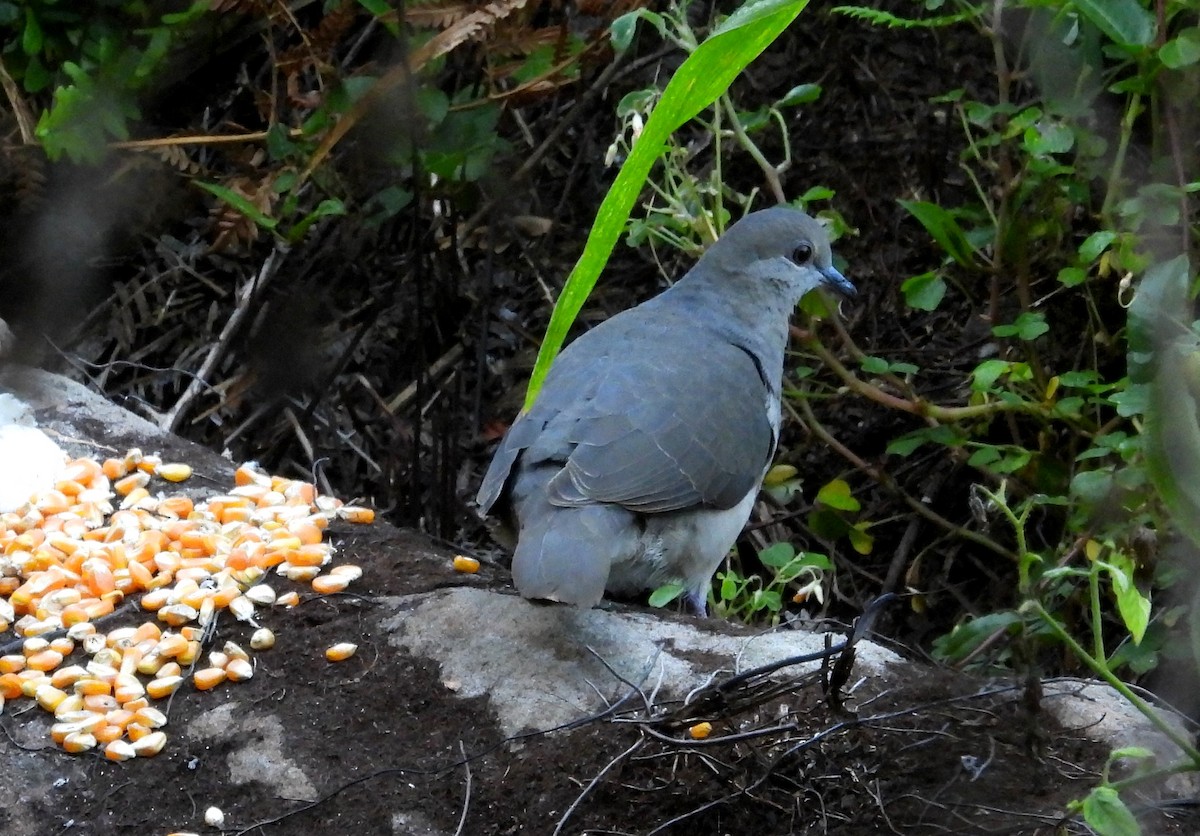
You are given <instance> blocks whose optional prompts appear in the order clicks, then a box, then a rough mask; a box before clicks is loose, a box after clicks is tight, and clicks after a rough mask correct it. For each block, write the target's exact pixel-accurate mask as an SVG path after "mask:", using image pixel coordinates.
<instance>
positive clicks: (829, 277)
mask: <svg viewBox="0 0 1200 836" xmlns="http://www.w3.org/2000/svg"><path fill="white" fill-rule="evenodd" d="M821 275H822V276H824V277H825V286H826V287H827V288H829V289H830V290H832V291H834V292H835V293H837V294H839V295H840V296H845V297H851V296H857V295H858V291H857V290H855V289H854V285H852V284H850V280H849V279H847V278H846V277H845V276H843V275H842V274H841V273H839V272H838V271H837V268H835V267H834V266H833V265H832V264H831V265H829V266H828V267H825V268H824V269H822V270H821Z"/></svg>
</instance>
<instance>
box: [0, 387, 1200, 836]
mask: <svg viewBox="0 0 1200 836" xmlns="http://www.w3.org/2000/svg"><path fill="white" fill-rule="evenodd" d="M0 391H3V392H8V393H10V394H12V395H13V396H15V397H16V398H18V399H19V400H20V401H22V402H23V403H25V404H27V405H28V407H29V415H31V416H32V417H33V419H34V420H36V423H37V424H38V426H39V427H41V428H42V429H43V430H44V431H45V432H46V433H47V434H48V435H50V436H51V437H52V438H54V440H55V441H56V442H58V443H59V444H60V445H61V446H63V447H64V448H66V449H67V450H68V451H70V452H71V453H72V454H73V455H82V454H91V455H100V456H103V455H111V454H112V452H113V451H122V450H124V449H126V448H128V447H131V446H140V447H142V448H143V449H145V450H147V451H150V450H161V451H162V452H163V453H164V455H166V456H169V457H170V458H173V459H177V460H181V461H187V462H188V463H190V464H191V465H192V466H193V467H194V468H195V471H196V474H197V475H196V477H194V478H193V480H192V481H191V483H190V484H191V485H192V487H191V488H190V489H191V490H193V491H199V492H201V493H203V492H209V493H212V492H217V491H220V490H223V489H224V488H223V487H222V486H228V485H229V484H231V478H232V472H233V465H232V464H231V463H230V462H228V461H226V460H224V459H221V458H220V457H219V456H216V455H214V454H212V453H211V452H209V451H206V450H203V449H200V448H197V447H195V446H193V445H191V444H189V443H187V442H184V441H182V440H180V439H178V438H174V437H171V436H169V435H166V434H163V433H161V432H160V431H158V429H157V428H156V427H155V426H154V425H153V424H151V423H149V422H146V421H144V420H142V419H140V418H137V417H136V416H133V415H131V414H129V413H127V412H125V411H124V410H121V409H119V408H117V407H114V406H112V405H111V404H108V403H106V402H104V401H102V400H100V399H98V398H97V397H95V396H93V395H92V394H91V393H90V392H88V391H87V390H86V389H85V388H83V387H81V386H78V385H77V384H74V383H71V382H70V381H67V380H64V379H63V378H59V377H55V376H53V375H47V374H44V373H41V372H35V371H31V370H25V369H9V370H6V371H4V372H2V373H0ZM3 466H4V463H3V462H0V467H3ZM330 536H331V537H332V538H333V539H334V541H335V542H336V543H337V544H338V549H339V559H341V560H343V561H349V562H354V563H357V564H359V565H361V566H362V567H363V568H364V570H365V573H364V576H363V578H362V579H361V580H360V581H359V582H358V583H356V584H355V585H353V586H351V587H350V589H349V590H348V591H347V592H345V593H341V594H337V595H329V596H320V595H316V594H315V593H312V592H311V590H308V591H307V592H305V594H303V595H302V603H301V604H300V605H299V606H296V607H294V608H292V609H284V608H276V609H271V610H266V611H265V612H264V613H263V614H262V616H261V619H260V620H261V621H262V623H264V624H266V625H267V626H270V627H271V628H272V629H273V630H274V631H275V632H276V634H277V636H278V641H277V645H276V647H275V648H274V649H272V650H270V651H265V652H261V653H257V654H255V663H256V671H255V675H254V677H253V678H252V679H250V680H248V681H246V682H242V683H237V684H233V683H226V684H224V685H222V686H219V687H218V688H216V689H214V690H212V691H203V692H202V691H197V690H195V689H194V688H192V687H190V685H185V686H184V687H183V688H182V689H181V690H180V691H179V692H177V694H176V695H175V696H174V698H173V699H171V700H170V701H169V702H165V703H163V710H164V711H166V712H167V713H168V715H169V724H168V726H167V727H166V729H165V731H166V732H167V734H168V741H167V744H166V747H165V749H164V750H163V752H162V753H161V754H160V755H158V756H157V757H156V758H154V759H135V760H132V761H128V762H125V763H113V762H109V761H107V760H105V759H103V758H102V757H100V756H98V755H96V754H94V753H92V754H84V755H77V756H72V755H67V754H64V753H63V752H62V751H61V750H60V749H58V748H57V747H55V746H54V745H53V744H52V743H51V741H50V739H49V735H48V730H49V725H50V715H49V714H47V713H46V712H44V711H42V710H40V709H39V708H37V707H36V706H33V705H31V703H30V702H29V701H27V700H13V701H10V702H9V703H8V704H7V705H6V706H5V707H4V711H3V716H2V717H0V724H2V730H3V736H2V737H0V775H3V776H4V777H3V780H0V832H2V833H4V834H10V836H25V834H31V835H32V834H49V833H59V832H64V831H66V832H70V833H86V834H107V833H120V834H125V833H128V834H135V833H136V834H167V833H170V832H174V831H191V832H215V831H213V830H212V828H209V827H207V826H206V825H205V823H204V818H203V817H204V811H205V809H206V808H208V807H210V806H215V807H218V808H220V809H221V810H222V811H223V814H224V820H225V832H231V833H250V832H253V833H361V834H375V833H379V834H388V833H395V834H428V835H429V836H440V835H441V834H451V833H477V834H493V833H496V834H499V833H519V832H527V833H552V832H563V833H582V832H600V831H604V832H614V831H615V832H624V833H652V832H672V833H676V832H677V833H713V834H716V833H760V834H770V833H780V834H782V833H792V832H808V831H809V830H811V831H813V832H818V831H819V832H834V833H848V834H849V833H863V832H873V831H875V830H876V829H878V828H881V827H884V826H885V822H890V824H891V826H892V827H894V828H896V829H897V830H899V831H901V832H933V831H940V832H945V830H946V829H947V828H949V829H950V830H951V831H953V832H969V831H970V830H971V829H972V828H975V827H979V828H983V827H985V826H986V827H989V828H990V827H997V826H1000V825H1004V824H1013V823H1014V822H1022V821H1023V822H1025V823H1026V825H1027V824H1028V822H1029V821H1034V822H1042V823H1044V824H1046V823H1051V822H1054V821H1056V820H1057V818H1058V817H1059V816H1060V815H1061V811H1062V809H1063V805H1064V804H1065V803H1066V802H1067V801H1068V800H1070V799H1071V798H1079V797H1081V796H1082V795H1084V794H1085V793H1086V791H1087V789H1088V788H1089V787H1090V786H1092V785H1093V784H1094V776H1095V771H1096V770H1097V769H1098V768H1099V767H1100V766H1101V765H1102V764H1103V761H1104V758H1105V756H1106V754H1107V752H1108V750H1109V748H1110V747H1111V745H1113V744H1114V743H1115V742H1120V743H1121V744H1122V745H1124V744H1127V743H1129V742H1131V741H1136V742H1139V743H1140V745H1154V746H1157V747H1160V748H1161V750H1162V751H1163V752H1164V754H1166V753H1169V751H1170V746H1169V744H1166V743H1165V742H1164V741H1163V739H1162V738H1161V737H1160V736H1158V735H1157V733H1155V732H1153V731H1152V730H1151V729H1149V727H1148V726H1147V725H1146V724H1145V721H1144V720H1142V719H1141V718H1140V717H1139V716H1136V715H1131V714H1129V713H1128V711H1127V709H1126V707H1125V706H1124V704H1123V703H1121V702H1120V701H1119V700H1115V698H1114V695H1113V694H1112V692H1111V691H1109V690H1108V689H1107V688H1104V687H1101V686H1098V685H1095V684H1083V683H1072V682H1051V683H1046V684H1045V690H1046V696H1045V697H1044V699H1043V703H1044V704H1045V705H1050V706H1052V708H1053V710H1052V711H1051V712H1048V713H1045V714H1042V715H1039V716H1038V717H1037V718H1034V719H1032V720H1031V719H1030V718H1029V717H1028V715H1026V714H1025V713H1024V711H1025V709H1024V708H1023V703H1022V693H1021V691H1020V689H1018V688H1017V687H1015V686H1014V685H1012V684H1011V683H1008V682H1002V681H997V682H984V681H980V680H977V679H973V678H970V677H966V676H962V675H959V674H953V673H950V672H946V671H941V670H936V669H932V668H928V667H923V666H920V665H915V664H913V663H909V662H906V661H904V660H903V659H902V658H901V657H900V656H898V655H897V654H896V653H894V652H892V651H890V650H888V649H886V648H883V647H881V646H878V645H875V644H871V643H869V642H866V641H863V642H860V643H859V644H858V645H857V647H856V658H855V660H854V664H853V668H852V670H851V671H850V673H849V675H848V677H847V678H846V680H845V684H844V687H843V688H842V689H841V692H842V694H843V696H844V697H845V701H844V704H843V703H842V701H840V700H838V699H830V698H828V697H827V696H826V695H825V694H823V693H822V687H821V684H822V682H823V681H824V680H825V679H826V678H827V675H828V671H827V670H826V671H824V672H823V671H822V670H821V665H820V662H819V661H810V662H807V663H804V664H797V665H793V666H789V667H786V668H783V669H781V670H779V671H776V672H775V673H773V674H772V675H771V676H760V677H751V678H749V679H748V680H746V681H744V682H742V683H741V684H739V685H738V686H737V687H728V688H722V687H719V686H720V684H721V683H727V682H729V679H730V677H731V676H733V675H736V674H739V673H744V672H746V671H750V670H752V669H754V668H757V667H759V666H763V665H768V664H771V663H773V662H776V661H778V660H782V659H786V658H789V657H794V656H800V655H804V654H813V655H815V654H819V653H820V651H821V650H822V649H823V648H824V647H825V642H826V636H825V635H824V634H818V633H810V632H807V631H803V630H795V629H786V630H785V629H781V630H776V631H772V632H767V633H761V632H752V631H750V630H747V629H742V628H738V627H735V626H731V625H728V624H723V623H719V622H716V621H701V620H696V619H693V618H690V617H682V616H678V615H674V614H671V613H664V612H657V611H650V610H647V609H644V608H634V607H620V606H605V607H604V608H601V609H596V610H576V609H572V608H567V607H560V606H545V605H537V604H533V603H530V602H528V601H524V600H522V599H520V598H518V597H516V596H514V595H513V594H511V592H510V591H509V589H508V585H507V578H506V574H505V573H504V571H503V570H502V569H500V568H497V567H491V566H485V567H484V570H483V571H482V572H481V573H479V574H478V575H460V574H456V573H455V572H453V571H452V569H451V567H450V557H451V556H450V555H448V554H446V553H444V552H443V551H442V550H440V549H438V548H436V547H434V546H432V545H431V544H430V543H429V542H427V541H426V540H425V539H424V538H422V537H420V536H418V535H414V534H412V533H407V532H402V531H397V530H395V529H392V528H390V527H388V526H387V525H386V524H383V523H376V524H373V525H370V526H351V525H346V524H341V525H336V526H334V527H332V528H331V532H330ZM276 586H277V587H278V591H280V592H282V591H285V589H287V588H296V589H300V590H304V587H302V586H300V585H298V584H290V583H289V582H286V581H280V582H279V583H278V584H276ZM121 615H122V613H120V612H119V613H118V614H116V615H115V616H113V618H114V619H116V618H118V616H121ZM144 616H145V614H138V613H128V614H125V617H126V618H128V619H130V620H134V621H136V620H139V619H140V620H144ZM112 626H117V625H116V624H113V625H112ZM249 631H250V627H248V626H247V625H245V624H241V623H238V622H236V621H234V620H233V619H232V618H225V619H222V620H220V621H219V622H218V629H217V633H216V635H215V637H214V642H215V643H216V644H218V645H219V644H220V643H222V642H224V641H225V640H227V639H231V640H234V641H237V642H241V643H245V642H246V641H247V638H248V633H249ZM831 638H832V639H833V641H834V643H835V644H836V643H838V642H840V641H841V637H840V636H837V635H834V636H832V637H831ZM10 640H11V632H10V633H9V634H0V641H3V642H4V643H7V642H8V641H10ZM338 641H353V642H356V643H357V644H358V645H359V650H358V653H357V655H355V656H354V657H352V658H351V659H350V660H348V661H346V662H342V663H338V664H332V663H329V662H327V661H326V660H325V658H324V656H323V650H324V648H326V647H328V646H329V645H331V644H333V643H334V642H338ZM5 652H11V651H5ZM1081 712H1086V713H1081ZM1106 716H1110V717H1120V718H1121V721H1120V722H1119V723H1117V724H1113V723H1109V724H1107V725H1106V724H1105V723H1102V722H1097V720H1098V719H1101V718H1104V717H1106ZM700 721H708V722H711V724H712V731H711V734H710V735H709V736H708V737H707V738H698V737H694V736H693V735H692V734H691V733H689V731H688V730H689V728H690V727H692V726H693V725H694V724H695V723H698V722H700ZM1114 726H1115V728H1114ZM1035 733H1036V734H1035ZM1031 736H1038V737H1040V739H1041V740H1042V741H1044V745H1045V746H1046V748H1047V750H1048V752H1049V759H1048V760H1044V761H1041V762H1035V761H1033V760H1032V759H1030V758H1029V757H1028V756H1027V755H1026V754H1025V753H1024V745H1023V744H1024V741H1025V740H1026V739H1028V738H1030V737H1031ZM1048 764H1049V765H1048ZM1059 764H1072V765H1073V766H1072V768H1070V769H1065V768H1064V769H1061V770H1060V769H1059V768H1058V766H1057V765H1059ZM1034 787H1036V791H1034ZM1008 793H1012V794H1016V797H1018V798H1024V799H1025V801H1026V803H1025V805H1024V807H1023V808H1022V809H1011V810H1008V809H1001V807H1002V806H1003V805H997V804H996V803H995V802H996V801H997V799H998V798H1000V797H1003V796H1005V795H1006V794H1008ZM1008 806H1011V805H1008ZM1170 824H1171V823H1170V822H1169V821H1167V822H1166V825H1164V826H1166V827H1167V828H1168V831H1169V827H1170ZM556 828H560V830H558V831H556ZM1176 832H1188V831H1186V830H1178V831H1176Z"/></svg>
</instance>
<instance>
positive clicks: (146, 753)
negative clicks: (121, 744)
mask: <svg viewBox="0 0 1200 836" xmlns="http://www.w3.org/2000/svg"><path fill="white" fill-rule="evenodd" d="M166 743H167V736H166V735H165V734H163V733H162V732H160V731H155V732H150V734H148V735H146V736H145V737H143V738H142V739H140V740H138V741H137V742H136V743H134V744H133V752H134V754H135V755H137V756H138V757H139V758H152V757H154V756H155V755H157V754H158V753H159V752H161V751H162V750H163V746H165V745H166Z"/></svg>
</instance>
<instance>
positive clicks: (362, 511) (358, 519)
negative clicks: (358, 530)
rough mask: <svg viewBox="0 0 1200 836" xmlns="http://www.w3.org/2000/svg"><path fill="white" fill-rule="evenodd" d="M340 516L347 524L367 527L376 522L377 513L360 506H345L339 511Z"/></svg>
mask: <svg viewBox="0 0 1200 836" xmlns="http://www.w3.org/2000/svg"><path fill="white" fill-rule="evenodd" d="M337 514H338V516H339V517H341V518H342V519H343V520H345V521H346V522H350V523H361V524H363V525H367V524H370V523H373V522H375V511H374V510H373V509H371V508H363V507H362V506H360V505H343V506H342V507H341V508H339V509H338V512H337Z"/></svg>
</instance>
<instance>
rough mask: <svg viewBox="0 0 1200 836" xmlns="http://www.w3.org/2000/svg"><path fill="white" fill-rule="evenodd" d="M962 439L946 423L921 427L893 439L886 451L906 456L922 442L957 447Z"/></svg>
mask: <svg viewBox="0 0 1200 836" xmlns="http://www.w3.org/2000/svg"><path fill="white" fill-rule="evenodd" d="M962 440H963V439H962V436H961V435H959V432H958V431H957V430H956V429H955V428H954V427H952V426H950V425H948V424H941V425H939V426H936V427H922V428H921V429H919V430H913V431H912V432H910V433H906V434H905V435H902V436H900V437H899V438H896V439H893V440H892V442H891V443H890V444H888V446H887V452H888V453H891V454H893V455H897V456H907V455H909V454H911V453H912V452H913V451H914V450H916V449H917V448H918V447H920V446H921V445H922V444H926V443H930V444H944V445H945V446H947V447H957V446H959V445H960V444H962Z"/></svg>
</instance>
